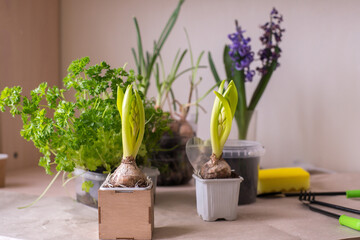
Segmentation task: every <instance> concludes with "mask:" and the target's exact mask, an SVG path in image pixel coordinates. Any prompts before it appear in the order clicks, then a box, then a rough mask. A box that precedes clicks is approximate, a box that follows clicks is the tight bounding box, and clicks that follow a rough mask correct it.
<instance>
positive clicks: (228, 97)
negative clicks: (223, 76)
mask: <svg viewBox="0 0 360 240" xmlns="http://www.w3.org/2000/svg"><path fill="white" fill-rule="evenodd" d="M224 85H225V80H224V81H222V82H221V84H220V87H219V89H218V91H217V92H215V91H214V93H215V95H216V98H215V101H214V105H213V109H212V113H211V122H210V136H211V147H212V151H213V153H214V154H215V155H216V157H217V158H220V156H221V154H222V150H223V148H224V145H225V142H226V140H227V138H228V137H229V134H230V130H231V125H232V120H233V117H234V114H235V109H236V106H237V103H238V101H237V99H238V94H237V89H236V86H235V84H234V81H231V82H230V83H229V85H228V87H227V89H226V90H225V89H224Z"/></svg>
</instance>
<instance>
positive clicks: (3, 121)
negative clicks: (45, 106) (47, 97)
mask: <svg viewBox="0 0 360 240" xmlns="http://www.w3.org/2000/svg"><path fill="white" fill-rule="evenodd" d="M59 16H60V4H59V1H58V0H52V1H48V0H32V1H21V0H0V53H1V54H0V73H1V77H0V90H2V89H3V88H4V87H5V86H9V87H12V86H22V87H23V92H24V93H25V94H26V95H27V96H29V95H30V90H32V89H34V88H36V87H37V86H38V85H39V84H40V83H41V82H45V81H46V82H48V83H49V84H50V85H54V84H56V85H58V83H59V76H60V72H59V64H60V62H59V58H60V54H59V53H60V37H59V33H60V22H59ZM21 128H22V121H21V117H17V118H13V117H12V116H11V115H10V114H9V112H6V113H1V112H0V151H1V152H3V153H7V154H8V155H9V159H8V161H7V169H8V170H12V169H19V168H21V167H28V166H34V165H37V163H38V161H39V158H40V154H39V151H38V150H37V149H36V148H35V147H34V146H33V143H32V142H27V141H26V140H24V139H23V138H22V137H21V136H20V129H21Z"/></svg>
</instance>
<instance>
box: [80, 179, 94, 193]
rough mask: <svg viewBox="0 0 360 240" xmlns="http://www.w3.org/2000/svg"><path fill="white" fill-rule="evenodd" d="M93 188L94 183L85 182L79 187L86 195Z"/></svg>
mask: <svg viewBox="0 0 360 240" xmlns="http://www.w3.org/2000/svg"><path fill="white" fill-rule="evenodd" d="M93 186H94V183H93V182H92V181H85V182H83V183H82V185H81V190H83V191H85V192H87V193H88V192H89V191H90V188H92V187H93Z"/></svg>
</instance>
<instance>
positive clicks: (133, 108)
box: [117, 85, 145, 158]
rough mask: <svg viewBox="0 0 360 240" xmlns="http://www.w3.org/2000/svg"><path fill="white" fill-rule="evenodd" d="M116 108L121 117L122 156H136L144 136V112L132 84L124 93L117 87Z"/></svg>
mask: <svg viewBox="0 0 360 240" xmlns="http://www.w3.org/2000/svg"><path fill="white" fill-rule="evenodd" d="M117 108H118V110H119V113H120V117H121V125H122V128H121V131H122V142H123V157H130V156H132V157H133V158H135V157H136V155H137V153H138V151H139V148H140V145H141V142H142V140H143V137H144V129H145V112H144V106H143V103H142V100H141V98H140V96H139V93H138V91H137V90H136V89H133V86H132V85H129V86H128V87H127V88H126V91H125V94H124V93H123V91H122V90H121V89H120V87H118V89H117Z"/></svg>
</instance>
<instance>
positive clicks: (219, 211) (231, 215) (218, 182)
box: [189, 80, 242, 221]
mask: <svg viewBox="0 0 360 240" xmlns="http://www.w3.org/2000/svg"><path fill="white" fill-rule="evenodd" d="M224 84H225V80H224V81H222V83H221V85H220V87H219V89H218V92H215V91H214V93H215V95H216V98H215V101H214V106H213V109H212V113H211V122H210V135H211V147H212V154H211V156H210V160H208V161H207V162H206V163H205V164H202V166H201V167H200V169H198V170H197V171H196V174H194V175H193V177H194V178H195V182H196V206H197V212H198V214H199V216H200V217H201V218H202V219H203V220H205V221H215V220H216V219H219V218H223V219H226V220H235V219H236V217H237V211H236V207H237V203H238V198H239V190H240V183H241V181H242V178H241V177H239V176H236V175H235V174H234V173H232V172H231V168H230V166H229V164H228V163H227V162H226V161H225V160H224V159H223V158H222V151H223V148H224V145H225V142H226V140H227V138H228V136H229V134H230V130H231V125H232V119H233V117H234V113H235V109H236V105H237V90H236V87H235V84H234V82H233V81H231V82H230V83H229V85H228V87H227V89H226V90H225V89H224ZM189 158H190V156H189Z"/></svg>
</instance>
